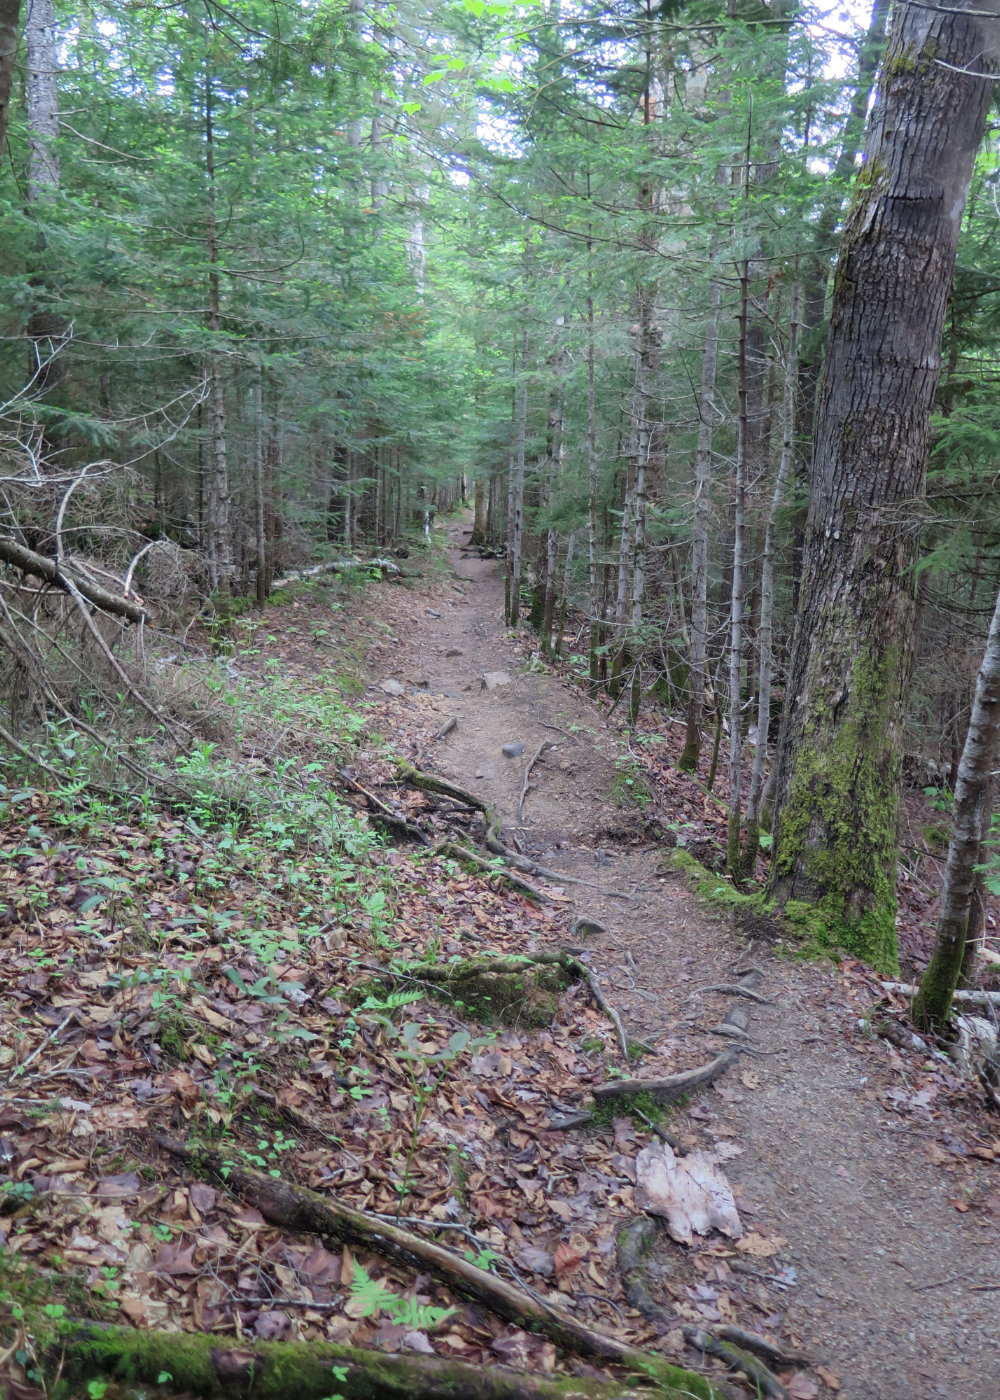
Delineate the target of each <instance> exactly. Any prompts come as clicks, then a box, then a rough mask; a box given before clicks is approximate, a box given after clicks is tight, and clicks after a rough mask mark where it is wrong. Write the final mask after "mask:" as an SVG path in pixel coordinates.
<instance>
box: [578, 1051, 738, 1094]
mask: <svg viewBox="0 0 1000 1400" xmlns="http://www.w3.org/2000/svg"><path fill="white" fill-rule="evenodd" d="M738 1059H739V1055H738V1053H737V1052H736V1051H735V1050H723V1052H722V1054H721V1055H717V1056H716V1057H715V1059H714V1060H710V1061H709V1062H708V1064H707V1065H699V1066H698V1068H697V1069H688V1070H685V1071H684V1072H683V1073H682V1074H672V1075H670V1077H669V1078H667V1079H613V1080H612V1081H611V1082H610V1083H609V1084H598V1085H596V1087H595V1088H594V1101H595V1103H597V1104H598V1105H601V1104H606V1103H611V1102H613V1101H614V1100H615V1099H629V1098H634V1097H635V1096H636V1095H638V1094H644V1095H648V1096H649V1098H650V1099H652V1101H653V1103H656V1104H668V1103H676V1102H677V1100H678V1099H682V1098H684V1097H685V1096H686V1095H687V1094H695V1093H697V1092H698V1090H699V1089H707V1088H708V1086H709V1085H710V1084H714V1083H715V1081H716V1080H717V1079H721V1078H722V1076H723V1075H724V1074H725V1073H726V1071H727V1070H728V1069H731V1068H732V1066H733V1065H734V1064H735V1063H736V1061H737V1060H738Z"/></svg>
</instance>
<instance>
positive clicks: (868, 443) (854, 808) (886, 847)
mask: <svg viewBox="0 0 1000 1400" xmlns="http://www.w3.org/2000/svg"><path fill="white" fill-rule="evenodd" d="M996 17H1000V0H986V3H983V4H980V3H979V0H976V3H975V5H974V6H973V5H972V4H971V0H965V3H959V4H957V5H954V6H952V7H949V8H947V9H945V8H941V9H931V8H925V7H923V6H914V5H907V6H902V7H900V8H899V9H898V10H897V11H896V13H895V19H894V24H893V30H892V34H891V37H890V39H889V43H888V46H887V50H886V56H885V60H884V62H883V65H882V71H881V74H880V79H879V86H878V95H877V99H876V103H875V108H874V111H873V115H872V119H871V124H870V128H869V134H868V141H867V145H866V150H865V161H864V165H863V167H862V170H861V172H860V174H859V176H858V182H857V187H856V191H855V197H854V203H853V206H852V209H851V213H850V215H849V218H848V221H847V227H846V229H845V232H844V238H843V243H842V246H841V252H840V257H839V260H838V265H837V271H836V275H835V278H834V295H833V307H832V312H831V322H830V334H829V340H828V345H827V356H826V371H825V376H824V381H823V386H822V390H821V394H820V401H819V408H818V414H817V423H816V434H815V442H814V449H813V482H812V494H811V499H810V504H809V518H808V522H807V526H806V541H805V552H804V564H803V574H802V591H801V603H800V609H799V614H798V617H797V619H796V626H795V635H794V639H793V644H792V656H791V663H790V668H789V676H788V685H787V700H786V705H785V713H784V715H783V718H782V734H781V740H780V744H779V760H778V763H779V768H778V779H777V790H776V817H777V820H776V830H775V859H774V863H773V866H772V878H771V889H772V892H773V894H774V896H775V898H776V899H777V901H778V903H779V904H781V905H786V904H788V903H789V902H791V901H795V902H799V901H802V902H805V903H807V904H809V905H812V906H813V909H814V912H815V914H816V915H817V916H818V918H820V919H821V920H822V923H823V925H824V926H825V930H826V932H827V933H828V936H829V937H830V938H831V940H832V941H834V942H837V943H840V944H842V945H843V946H845V947H847V948H850V949H851V950H852V951H854V952H856V953H857V954H859V955H860V956H861V957H863V958H865V959H866V960H867V961H868V962H870V963H872V964H873V965H874V966H876V967H878V968H882V969H890V968H892V967H894V966H895V963H896V933H895V909H896V899H895V874H896V819H897V810H898V804H899V790H900V776H901V750H902V729H903V714H904V702H905V694H906V687H907V683H908V678H909V672H910V661H911V653H912V644H913V631H914V619H915V601H916V600H915V581H914V570H913V565H914V563H915V560H916V552H917V547H918V542H919V536H920V515H921V503H922V501H923V497H924V486H925V475H926V461H927V444H928V430H929V420H930V412H931V407H932V404H933V401H934V393H935V390H936V388H937V382H938V376H939V371H940V347H941V332H942V327H943V322H944V314H945V308H946V306H947V301H948V294H949V291H950V288H951V280H952V273H953V270H954V263H955V249H956V245H957V242H958V235H959V229H960V225H961V220H962V214H963V211H964V208H965V201H966V197H967V194H968V188H969V182H970V180H971V176H972V169H973V163H974V160H975V156H976V152H977V150H978V148H979V144H980V141H981V140H982V136H983V132H984V129H985V124H986V115H987V111H988V108H989V102H990V97H991V94H992V91H993V83H992V81H991V79H990V78H989V77H984V76H982V75H983V74H984V73H992V72H995V71H996V69H997V53H998V47H1000V24H998V23H997V22H996Z"/></svg>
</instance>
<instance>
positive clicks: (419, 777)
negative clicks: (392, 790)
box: [396, 761, 491, 817]
mask: <svg viewBox="0 0 1000 1400" xmlns="http://www.w3.org/2000/svg"><path fill="white" fill-rule="evenodd" d="M396 772H397V774H398V776H399V780H400V782H403V783H406V784H407V785H408V786H409V787H415V788H419V789H421V790H422V791H424V792H436V793H437V794H438V795H439V796H440V797H450V798H451V800H452V801H453V802H461V803H463V804H464V805H465V806H466V807H471V808H472V809H473V811H475V812H482V813H484V815H486V816H487V817H490V816H491V813H490V806H489V803H488V802H484V801H483V799H482V798H481V797H477V796H476V794H475V793H474V792H468V791H467V790H466V789H465V788H461V787H458V786H457V784H455V783H449V782H448V780H447V778H439V777H438V776H437V775H436V774H435V773H425V772H423V770H422V769H420V768H414V766H413V764H412V763H406V762H405V761H403V762H401V763H399V764H398V765H397V767H396Z"/></svg>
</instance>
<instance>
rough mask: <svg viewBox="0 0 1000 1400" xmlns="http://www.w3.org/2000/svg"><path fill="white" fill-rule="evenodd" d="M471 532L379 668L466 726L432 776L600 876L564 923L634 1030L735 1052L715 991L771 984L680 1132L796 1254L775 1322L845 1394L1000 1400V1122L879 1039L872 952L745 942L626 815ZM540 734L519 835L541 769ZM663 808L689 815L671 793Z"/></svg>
mask: <svg viewBox="0 0 1000 1400" xmlns="http://www.w3.org/2000/svg"><path fill="white" fill-rule="evenodd" d="M467 533H468V532H467V529H466V526H465V524H464V523H455V524H452V525H451V526H450V528H449V538H450V543H451V546H452V549H451V555H450V557H451V560H452V565H453V569H454V572H455V575H456V579H457V580H458V582H457V583H456V584H455V585H454V586H453V587H452V588H450V589H447V590H446V596H445V597H444V599H443V602H442V603H440V604H439V610H440V612H441V616H440V617H434V616H433V615H431V614H430V612H429V610H428V609H427V608H423V609H420V610H418V611H417V613H416V615H415V616H414V617H413V618H412V619H411V620H410V622H409V625H408V626H407V627H406V629H405V632H404V630H403V628H402V627H400V629H399V630H400V632H401V634H402V635H403V636H405V647H402V648H400V647H396V646H388V645H386V644H383V645H382V646H381V647H379V648H378V649H377V652H376V656H375V657H374V658H373V659H374V660H375V661H377V662H380V663H381V667H382V670H383V674H384V675H385V676H388V677H392V678H396V679H398V680H400V681H402V682H404V683H407V685H408V687H409V688H410V689H411V690H416V691H419V692H420V695H421V696H427V697H428V698H427V699H423V698H417V697H416V696H414V697H413V701H412V703H413V704H415V705H416V706H418V707H419V712H420V713H422V712H423V710H424V709H425V708H426V707H430V708H431V709H432V710H433V711H434V712H435V714H436V715H437V716H439V717H440V718H441V719H442V721H443V720H444V719H445V718H446V717H447V716H450V715H452V714H454V715H455V716H456V718H457V720H458V723H457V725H456V727H455V729H454V730H453V731H452V732H451V733H450V734H449V735H447V736H446V737H445V738H444V739H443V740H441V741H440V742H439V743H437V744H434V745H433V746H432V747H431V749H430V750H428V753H433V758H434V764H435V767H436V769H437V770H438V771H440V772H441V773H442V774H443V775H446V776H448V777H450V778H452V779H454V780H455V781H456V782H458V783H460V784H463V785H466V786H469V787H472V788H473V789H475V790H476V791H478V792H480V793H482V794H484V795H485V796H486V797H487V798H488V800H489V802H490V803H491V804H492V805H493V806H494V808H495V809H496V810H497V812H498V813H499V814H500V816H501V821H502V827H503V829H504V830H505V831H506V832H507V833H508V834H510V833H512V832H516V833H517V835H518V837H519V838H520V845H521V847H522V848H523V850H524V851H525V852H526V853H527V854H528V855H530V856H531V857H532V858H534V859H535V860H537V861H538V862H539V863H541V864H543V865H546V866H549V867H551V866H557V867H558V868H559V869H560V870H563V871H565V872H566V873H567V874H568V875H571V876H574V877H577V878H578V879H583V880H586V881H588V882H589V884H588V886H587V888H586V889H583V890H581V889H580V887H579V886H576V885H572V884H567V885H566V887H565V892H564V898H565V905H564V908H565V910H566V923H567V925H568V924H569V922H570V920H571V918H572V917H575V916H585V917H587V918H593V919H596V920H597V921H598V922H600V923H601V924H603V925H604V926H605V928H606V930H607V931H606V932H604V933H601V934H598V935H596V936H594V937H592V938H590V939H588V950H589V953H590V957H591V960H592V962H593V965H594V967H595V968H597V969H598V970H599V972H600V974H601V977H602V981H603V983H604V985H605V988H606V990H607V993H608V996H609V999H610V1000H611V1001H612V1002H613V1003H614V1004H615V1005H616V1006H617V1008H618V1010H619V1011H620V1012H621V1014H622V1016H623V1018H624V1021H625V1025H626V1029H627V1031H628V1033H629V1034H630V1035H634V1036H635V1037H636V1038H637V1039H640V1040H646V1041H647V1042H648V1041H652V1042H655V1044H656V1045H657V1048H658V1049H659V1050H660V1052H661V1055H662V1056H663V1057H664V1058H665V1059H666V1060H667V1061H668V1062H669V1061H671V1059H672V1056H671V1051H672V1050H674V1051H676V1049H677V1048H678V1046H679V1044H680V1042H681V1041H683V1042H684V1045H685V1048H688V1047H689V1046H690V1044H691V1042H692V1040H693V1041H694V1042H695V1043H696V1044H697V1045H698V1046H699V1048H700V1051H701V1054H700V1056H699V1057H696V1058H701V1059H707V1058H709V1057H710V1056H711V1055H712V1054H713V1053H714V1051H715V1049H716V1048H717V1046H718V1044H719V1042H718V1041H714V1042H713V1038H712V1036H711V1035H710V1034H707V1033H705V1031H706V1028H707V1026H708V1025H709V1024H710V1023H712V1022H715V1021H718V1020H720V1019H721V1016H722V1013H723V1010H724V1009H725V1005H726V999H725V997H720V996H719V995H717V994H712V993H708V994H699V991H698V989H699V987H700V986H704V985H711V984H718V983H727V982H729V983H731V982H732V981H733V980H734V978H733V969H734V968H735V967H739V966H742V965H744V964H746V963H747V961H748V960H749V961H751V962H753V963H754V964H755V965H756V966H757V967H759V968H760V969H761V970H762V971H763V972H764V983H763V990H764V991H765V992H766V994H767V996H768V998H769V1000H770V1002H771V1003H772V1004H771V1005H768V1006H763V1005H757V1006H754V1007H753V1009H752V1018H751V1033H752V1035H753V1037H754V1045H755V1047H756V1050H757V1052H758V1053H756V1054H753V1055H747V1056H746V1057H745V1059H744V1060H743V1062H742V1065H741V1072H739V1073H737V1074H735V1075H734V1076H733V1078H732V1082H729V1083H726V1082H723V1083H721V1084H720V1085H718V1086H717V1087H714V1088H712V1089H710V1090H708V1091H706V1093H705V1094H704V1095H703V1096H701V1097H699V1098H698V1099H697V1101H696V1102H695V1103H694V1104H692V1105H691V1106H690V1107H689V1109H688V1110H687V1112H686V1114H675V1115H674V1119H673V1126H674V1130H675V1131H677V1129H678V1125H679V1124H680V1123H682V1122H683V1128H682V1140H683V1138H684V1137H687V1138H688V1139H689V1140H694V1141H696V1142H697V1143H698V1145H699V1146H704V1145H705V1144H706V1142H707V1143H708V1144H713V1143H714V1144H718V1143H719V1142H725V1143H726V1144H727V1148H728V1152H733V1153H734V1156H733V1157H732V1159H731V1160H729V1161H728V1163H727V1167H726V1170H727V1174H728V1176H729V1178H730V1181H731V1183H732V1184H733V1186H734V1189H735V1190H736V1193H737V1195H736V1199H737V1203H738V1205H739V1208H740V1213H741V1215H743V1216H745V1217H746V1219H747V1221H748V1222H750V1223H751V1224H752V1228H753V1230H754V1231H755V1232H757V1233H761V1232H763V1234H764V1236H765V1237H766V1238H767V1239H768V1240H771V1241H772V1242H773V1241H776V1240H778V1239H782V1240H784V1241H785V1243H784V1244H782V1246H781V1248H780V1250H778V1251H776V1252H775V1253H774V1254H773V1255H770V1253H768V1254H767V1255H766V1256H765V1261H764V1262H761V1263H759V1264H757V1265H756V1269H755V1273H751V1274H750V1275H749V1276H748V1277H747V1282H746V1283H743V1281H742V1280H741V1281H740V1282H741V1285H742V1289H743V1291H744V1292H745V1293H746V1294H748V1295H749V1301H750V1303H751V1307H752V1309H754V1310H755V1311H756V1312H757V1316H758V1320H760V1318H761V1316H762V1315H763V1317H764V1320H765V1321H770V1322H771V1323H772V1325H774V1324H775V1323H776V1320H777V1319H778V1318H780V1319H781V1323H780V1330H783V1331H784V1333H785V1335H794V1336H795V1337H797V1338H798V1339H799V1340H800V1341H801V1342H802V1343H803V1344H804V1349H805V1350H806V1351H807V1352H809V1353H811V1354H812V1355H813V1356H815V1357H816V1358H817V1359H819V1360H820V1361H821V1362H825V1364H826V1367H827V1368H829V1369H830V1370H831V1371H832V1372H833V1373H835V1374H836V1375H837V1376H838V1377H839V1379H840V1381H841V1385H842V1390H841V1392H840V1393H841V1395H842V1396H843V1397H844V1400H848V1397H849V1400H876V1397H878V1400H923V1398H924V1397H927V1400H931V1398H932V1397H939V1396H940V1397H952V1400H979V1397H982V1400H988V1397H989V1400H992V1397H995V1396H1000V1360H998V1356H997V1347H996V1337H995V1326H996V1315H997V1314H996V1307H997V1304H996V1293H994V1292H991V1291H976V1288H977V1285H982V1284H986V1283H990V1282H993V1283H996V1282H997V1280H998V1279H1000V1269H998V1265H997V1257H998V1256H997V1251H998V1246H1000V1125H998V1123H997V1120H996V1119H995V1118H994V1117H991V1116H990V1115H989V1114H987V1113H986V1112H985V1111H982V1110H978V1109H977V1108H976V1107H974V1106H973V1103H972V1102H970V1099H969V1097H968V1096H967V1092H966V1090H965V1087H964V1086H960V1084H959V1083H958V1082H957V1081H956V1080H955V1079H954V1078H953V1077H952V1076H951V1074H950V1073H949V1072H948V1070H947V1068H945V1069H943V1070H942V1069H941V1068H940V1066H939V1067H937V1068H935V1069H931V1070H930V1071H929V1072H928V1069H927V1067H926V1066H925V1065H923V1064H921V1062H920V1061H919V1060H915V1059H914V1058H913V1057H912V1056H901V1055H900V1054H899V1053H898V1052H897V1050H895V1049H894V1048H893V1047H892V1046H890V1045H889V1044H888V1042H886V1041H884V1040H881V1039H877V1038H873V1037H872V1035H871V1032H870V1020H869V1016H868V1013H869V1011H870V1008H871V1006H872V1004H873V999H877V992H878V984H877V983H876V982H875V981H874V980H873V979H871V978H870V977H869V976H868V975H867V974H866V973H865V971H864V970H863V969H862V968H860V967H859V965H858V964H857V963H854V962H852V961H850V960H846V961H843V962H841V963H840V966H839V967H835V966H833V965H832V964H827V965H821V966H815V965H805V964H802V963H799V962H797V961H795V960H793V959H792V958H791V957H789V956H781V955H780V950H775V949H773V948H772V947H770V946H768V945H767V944H766V943H763V942H760V941H755V940H754V939H753V938H752V937H751V938H747V937H746V936H742V935H738V934H734V933H733V932H732V931H730V929H729V928H728V927H727V926H726V923H725V922H724V921H723V919H722V918H720V917H719V916H717V915H713V913H712V911H711V910H710V909H709V908H706V907H705V905H704V902H703V901H700V900H699V899H698V898H697V897H696V895H695V894H694V893H693V892H692V891H691V889H690V888H689V882H687V881H686V880H685V878H684V876H683V874H680V873H674V872H673V871H671V869H670V867H669V864H667V863H666V862H665V859H664V849H663V846H662V845H661V844H659V843H658V842H647V841H646V840H644V839H643V835H642V833H643V827H644V826H645V825H648V821H647V822H644V821H643V820H642V817H643V809H642V807H641V806H639V807H636V806H634V805H631V804H630V803H629V800H628V796H627V794H628V787H627V786H626V784H625V783H624V782H623V776H622V775H623V774H628V773H629V772H630V771H633V770H632V765H631V763H630V758H629V750H628V747H627V745H626V742H625V740H624V739H623V734H622V731H621V729H620V727H619V726H618V725H616V724H615V723H614V721H613V719H612V720H611V721H609V719H608V718H607V708H606V706H605V707H599V706H597V705H595V704H593V703H591V702H590V701H589V700H588V699H587V698H586V697H585V695H584V694H583V692H582V691H581V689H580V687H579V685H577V684H575V683H573V682H571V681H567V680H566V679H565V678H564V677H561V676H560V675H558V674H556V673H554V672H552V671H550V670H549V669H548V668H541V669H539V670H536V671H532V670H531V669H529V668H528V666H526V661H527V659H528V657H527V655H526V649H525V645H524V643H523V641H522V640H521V639H512V638H511V637H510V635H509V634H508V633H507V631H506V629H505V628H504V625H503V575H502V566H501V565H500V564H498V563H496V562H493V561H488V560H481V559H478V558H476V557H474V556H472V557H470V556H469V555H468V553H467V552H465V551H463V549H462V544H463V541H464V539H465V538H467ZM449 595H450V596H449ZM501 670H503V671H506V672H507V673H508V674H509V676H510V677H511V684H509V685H500V686H498V687H496V688H495V689H492V690H486V689H481V688H480V677H481V676H482V675H483V674H484V673H485V672H488V671H501ZM402 723H403V724H404V727H405V721H402ZM411 724H412V719H411ZM510 742H521V743H523V744H524V745H525V753H524V756H523V757H521V758H519V759H516V760H510V759H507V758H505V757H504V756H503V754H502V746H503V745H504V744H506V743H510ZM543 742H548V743H549V745H550V747H549V748H548V749H546V750H545V752H544V753H543V755H542V757H541V759H540V760H539V761H538V763H537V764H536V765H535V767H534V768H533V770H532V774H531V788H530V791H529V794H528V796H527V799H526V800H525V802H524V808H523V818H522V820H521V821H520V822H519V821H518V820H517V809H518V800H519V797H520V793H521V789H522V781H523V773H524V766H525V763H526V761H527V760H528V759H529V758H530V757H531V756H532V755H533V754H534V753H535V751H536V750H537V748H538V746H539V745H540V744H541V743H543ZM425 761H426V760H425ZM681 781H682V782H683V780H681ZM683 796H684V797H685V798H686V799H687V805H688V807H689V808H690V807H691V806H692V805H696V804H697V802H698V792H697V789H696V788H695V787H694V785H693V784H691V785H687V786H686V791H684V793H683ZM709 805H710V804H709V802H708V801H707V800H706V801H705V806H706V808H707V807H709ZM657 806H658V808H659V809H660V813H661V816H662V818H663V819H665V820H666V821H667V822H669V821H670V820H671V819H672V818H673V819H674V820H676V818H677V816H678V814H677V812H676V808H673V809H672V808H671V803H670V794H669V793H668V794H665V795H664V796H663V797H662V798H660V799H659V800H658V801H657ZM713 815H714V814H713ZM716 820H720V818H718V817H717V818H716ZM616 892H619V893H627V894H628V895H629V901H628V902H623V901H621V900H620V899H617V898H615V893H616ZM776 952H778V954H779V955H776ZM656 1068H657V1067H656V1066H655V1062H653V1063H650V1062H646V1065H645V1068H644V1072H647V1070H648V1072H649V1073H650V1074H653V1073H655V1072H656ZM661 1072H669V1067H668V1066H663V1069H662V1070H661ZM976 1097H977V1095H976V1094H975V1092H974V1093H973V1095H972V1100H975V1098H976ZM685 1119H686V1120H687V1121H686V1122H684V1121H683V1120H685ZM977 1145H978V1146H979V1147H980V1149H981V1150H984V1156H985V1155H987V1154H989V1153H991V1152H992V1151H994V1150H995V1151H996V1153H997V1162H996V1164H994V1163H992V1162H989V1161H985V1160H983V1159H982V1157H979V1156H976V1155H972V1154H973V1149H974V1148H975V1147H976V1146H977ZM737 1149H738V1155H735V1152H736V1150H737ZM728 1152H727V1155H728ZM677 1253H678V1250H677V1247H676V1246H672V1245H670V1244H669V1243H667V1244H665V1245H664V1248H663V1250H662V1251H661V1260H660V1262H661V1264H662V1266H663V1268H664V1269H665V1271H667V1272H668V1273H671V1272H674V1269H675V1263H674V1262H673V1261H675V1259H676V1255H677ZM744 1258H746V1256H744ZM738 1259H739V1256H738V1255H737V1261H738ZM736 1267H737V1268H739V1263H738V1262H737V1264H736ZM731 1283H732V1279H731V1277H729V1276H728V1271H727V1276H726V1277H724V1278H723V1279H720V1278H718V1277H715V1278H713V1277H712V1276H711V1273H710V1272H709V1273H708V1274H707V1276H706V1277H705V1278H704V1279H703V1284H702V1287H701V1289H699V1294H700V1297H701V1299H702V1300H703V1301H704V1300H707V1301H708V1302H709V1305H710V1307H709V1309H708V1310H706V1314H705V1315H706V1316H707V1317H709V1318H711V1313H712V1307H713V1305H714V1306H715V1307H717V1306H718V1302H719V1298H718V1296H714V1297H709V1296H708V1295H709V1294H710V1293H711V1294H715V1295H718V1294H720V1293H723V1292H725V1290H726V1288H727V1287H729V1286H731ZM706 1284H707V1285H708V1287H705V1285H706Z"/></svg>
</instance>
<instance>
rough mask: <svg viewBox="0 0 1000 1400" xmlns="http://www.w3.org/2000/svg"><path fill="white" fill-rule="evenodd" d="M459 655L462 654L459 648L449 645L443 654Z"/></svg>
mask: <svg viewBox="0 0 1000 1400" xmlns="http://www.w3.org/2000/svg"><path fill="white" fill-rule="evenodd" d="M461 655H462V652H461V651H460V650H459V648H458V647H449V648H448V650H447V651H446V652H445V656H461Z"/></svg>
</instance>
